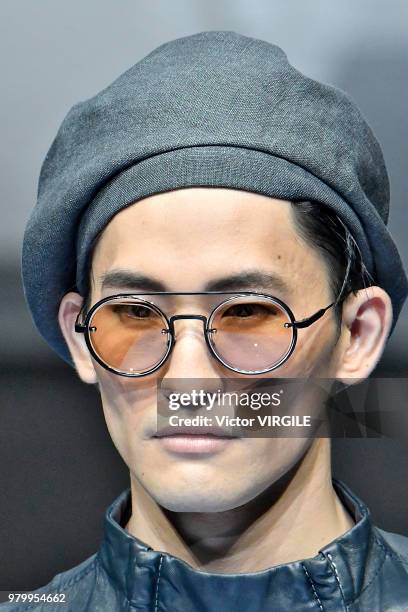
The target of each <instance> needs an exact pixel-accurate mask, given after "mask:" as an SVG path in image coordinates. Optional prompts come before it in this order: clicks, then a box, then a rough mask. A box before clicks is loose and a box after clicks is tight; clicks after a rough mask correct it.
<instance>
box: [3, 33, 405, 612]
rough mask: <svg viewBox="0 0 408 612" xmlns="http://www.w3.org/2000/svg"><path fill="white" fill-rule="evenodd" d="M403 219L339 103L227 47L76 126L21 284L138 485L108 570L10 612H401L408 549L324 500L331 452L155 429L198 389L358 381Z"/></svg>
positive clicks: (358, 504)
mask: <svg viewBox="0 0 408 612" xmlns="http://www.w3.org/2000/svg"><path fill="white" fill-rule="evenodd" d="M388 202H389V190H388V180H387V174H386V170H385V167H384V162H383V158H382V154H381V150H380V148H379V145H378V143H377V141H376V140H375V138H374V136H373V134H372V132H371V130H370V128H369V127H368V126H367V124H366V122H365V121H364V119H363V118H362V116H361V114H360V112H359V111H358V109H357V108H356V107H355V106H354V104H353V103H352V102H351V101H350V100H349V99H348V98H347V96H346V95H345V94H343V93H342V92H340V91H339V90H336V89H334V88H331V87H328V86H326V85H323V84H320V83H317V82H316V81H313V80H311V79H308V78H307V77H305V76H304V75H302V74H301V73H299V72H298V71H296V70H295V69H294V68H293V67H292V66H291V65H290V64H289V63H288V61H287V58H286V56H285V54H284V53H283V52H282V51H281V50H280V49H279V48H278V47H276V46H274V45H271V44H269V43H267V42H264V41H261V40H256V39H253V38H249V37H245V36H242V35H240V34H237V33H235V32H229V31H227V32H224V31H215V32H201V33H198V34H195V35H193V36H188V37H184V38H180V39H178V40H175V41H171V42H168V43H166V44H164V45H162V46H160V47H159V48H158V49H156V50H154V51H153V52H152V53H150V54H149V55H148V56H147V57H145V58H144V59H143V60H142V61H140V62H139V63H138V64H136V65H135V66H133V67H132V68H131V69H130V70H129V71H127V72H126V73H125V74H124V75H122V76H121V77H119V78H118V79H117V80H116V81H115V82H114V83H113V84H112V85H110V86H109V87H107V88H106V89H105V90H103V91H102V92H100V93H99V94H97V95H96V96H95V97H93V98H91V99H90V100H88V101H85V102H82V103H79V104H78V105H76V106H74V107H73V109H71V111H70V113H69V114H68V116H67V117H66V119H65V120H64V122H63V125H62V126H61V129H60V131H59V133H58V135H57V137H56V139H55V141H54V143H53V145H52V146H51V149H50V151H49V153H48V155H47V158H46V160H45V162H44V165H43V168H42V171H41V176H40V184H39V192H38V203H37V205H36V207H35V208H34V210H33V213H32V216H31V218H30V220H29V223H28V225H27V229H26V233H25V237H24V245H23V279H24V286H25V292H26V297H27V300H28V303H29V305H30V308H31V311H32V313H33V318H34V321H35V323H36V325H37V327H38V329H39V331H40V332H41V333H42V334H43V336H44V337H45V338H46V340H47V341H48V342H49V344H50V345H51V346H52V347H53V348H54V349H55V350H56V351H57V352H58V354H59V355H60V356H61V357H62V358H63V359H65V360H66V361H67V362H68V363H70V364H71V365H73V366H74V367H75V368H76V371H77V373H78V375H79V376H80V378H81V380H82V381H84V382H85V383H88V384H97V385H98V388H99V390H100V394H101V401H102V406H103V411H104V415H105V419H106V423H107V426H108V429H109V432H110V434H111V437H112V440H113V442H114V444H115V446H116V448H117V449H118V451H119V453H120V454H121V456H122V457H123V460H124V461H125V463H126V465H127V466H128V468H129V472H130V485H131V486H130V489H129V490H128V491H124V492H123V494H122V495H121V496H120V497H119V498H118V499H117V500H115V501H114V502H113V504H112V506H111V507H110V508H109V509H108V511H107V513H106V517H105V529H106V531H105V538H104V541H103V542H102V543H101V547H100V549H99V551H98V552H97V553H96V554H95V555H93V556H92V557H91V558H89V559H87V560H85V561H84V562H83V563H82V564H80V565H79V566H77V567H75V568H73V569H71V570H69V571H67V572H65V573H62V574H59V575H57V576H56V577H55V578H54V579H53V581H52V582H51V583H50V584H48V585H46V586H44V587H43V588H42V589H39V590H38V591H36V592H35V594H33V599H32V602H30V603H28V604H27V603H25V604H19V603H17V604H13V605H11V606H10V609H18V608H19V606H20V607H21V609H26V608H27V607H28V606H31V607H33V608H34V609H44V610H45V609H47V606H48V609H49V607H50V606H51V608H53V607H54V608H55V609H60V606H61V604H63V605H64V606H65V609H69V610H73V611H75V612H77V611H80V610H128V609H135V610H171V611H180V612H181V611H183V612H184V611H187V610H188V611H196V610H197V611H203V610H242V611H243V610H245V611H247V610H274V611H285V612H287V611H288V610H290V611H296V612H298V611H306V610H325V611H326V610H349V611H354V610H362V611H370V612H372V611H373V610H378V611H381V612H382V611H385V610H408V560H407V559H408V539H407V538H404V537H402V536H398V535H396V534H390V533H385V532H383V531H381V530H380V529H378V528H376V527H375V526H374V525H373V524H372V522H371V519H370V514H369V511H368V509H367V507H366V506H365V505H364V503H363V502H362V501H361V500H359V499H358V498H357V497H356V496H355V495H354V494H353V493H352V492H351V491H350V490H349V489H348V488H347V487H346V485H344V484H343V483H340V482H332V478H331V467H330V443H329V439H328V438H327V437H316V438H313V437H312V436H305V435H303V434H302V435H298V436H289V437H284V436H275V437H272V436H267V435H265V437H261V436H251V435H247V436H244V435H238V434H236V433H234V432H233V433H231V430H228V431H227V430H220V428H218V429H214V428H211V427H210V428H208V427H201V428H200V427H198V428H196V429H194V427H191V426H188V427H187V428H184V429H183V427H181V428H180V427H179V428H177V427H176V428H175V429H174V431H172V430H171V428H170V427H167V428H160V427H159V428H158V427H157V423H158V420H157V418H158V417H157V409H158V398H159V397H161V398H165V399H166V400H170V399H171V398H172V397H173V398H174V397H179V395H178V392H179V391H180V388H181V387H182V386H183V382H185V381H186V380H189V379H193V380H194V381H201V383H202V385H203V387H204V390H205V392H206V393H216V392H218V391H219V390H220V389H221V390H224V389H225V388H226V387H227V386H228V384H229V383H242V382H243V381H245V383H246V384H250V382H251V380H255V379H257V380H258V381H259V380H261V381H262V380H269V381H272V382H273V380H277V378H278V377H279V379H280V380H284V379H288V380H290V379H295V380H301V379H314V378H316V379H317V378H324V379H329V380H330V379H337V380H340V381H343V382H345V383H347V381H349V382H350V380H352V381H359V380H362V379H365V378H367V377H368V376H369V375H370V373H371V372H372V371H373V369H374V367H375V365H376V364H377V362H378V360H379V358H380V357H381V354H382V352H383V350H384V346H385V344H386V342H387V339H388V337H389V335H390V333H391V332H392V330H393V328H394V326H395V323H396V321H397V319H398V315H399V312H400V310H401V307H402V305H403V303H404V300H405V298H406V295H407V288H408V286H407V279H406V276H405V272H404V270H403V267H402V264H401V260H400V257H399V255H398V252H397V249H396V247H395V245H394V243H393V241H392V238H391V236H390V234H389V233H388V230H387V228H386V223H387V219H388ZM296 401H299V398H297V400H296ZM305 401H306V400H305ZM290 408H291V406H289V409H290ZM186 413H187V414H190V415H193V414H195V413H196V411H195V409H194V410H193V405H192V401H191V402H190V404H189V405H188V406H187V408H186V409H185V410H184V411H183V414H184V416H185V415H186ZM34 595H35V598H34ZM47 596H48V597H50V598H51V599H49V600H48V603H47V599H46V597H47ZM41 597H43V600H41ZM52 598H54V599H52ZM44 599H45V601H44ZM50 602H51V603H50Z"/></svg>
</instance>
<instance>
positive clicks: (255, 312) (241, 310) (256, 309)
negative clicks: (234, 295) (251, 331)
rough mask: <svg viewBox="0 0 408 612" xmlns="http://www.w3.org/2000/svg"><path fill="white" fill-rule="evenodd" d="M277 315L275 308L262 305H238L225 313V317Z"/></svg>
mask: <svg viewBox="0 0 408 612" xmlns="http://www.w3.org/2000/svg"><path fill="white" fill-rule="evenodd" d="M273 314H276V311H275V310H274V308H273V306H264V305H262V304H255V303H254V304H236V305H235V306H230V307H229V308H227V309H226V311H225V312H224V313H223V315H222V316H223V317H239V318H247V317H260V316H270V315H273Z"/></svg>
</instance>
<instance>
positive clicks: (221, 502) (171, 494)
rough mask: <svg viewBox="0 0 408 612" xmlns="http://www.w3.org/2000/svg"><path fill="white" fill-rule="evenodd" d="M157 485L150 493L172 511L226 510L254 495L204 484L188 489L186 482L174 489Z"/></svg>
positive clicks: (239, 504) (157, 501)
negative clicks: (198, 487) (197, 487)
mask: <svg viewBox="0 0 408 612" xmlns="http://www.w3.org/2000/svg"><path fill="white" fill-rule="evenodd" d="M156 487H157V483H156ZM156 487H155V490H151V491H150V495H151V496H152V498H153V499H154V500H155V501H156V503H157V504H159V505H160V506H162V507H163V508H165V509H166V510H169V511H171V512H226V511H227V510H233V509H234V508H238V507H239V506H242V505H243V504H246V503H247V502H249V501H250V500H251V499H252V498H253V497H254V495H253V491H251V493H249V492H248V491H225V488H224V489H223V488H222V487H221V486H220V487H219V488H217V487H216V486H214V487H211V488H209V487H208V486H204V485H203V487H201V488H200V489H198V490H197V489H195V488H194V487H190V488H189V489H188V491H186V487H185V484H184V485H183V487H181V485H180V488H177V489H176V488H174V489H173V490H168V489H166V487H160V488H158V487H157V488H156Z"/></svg>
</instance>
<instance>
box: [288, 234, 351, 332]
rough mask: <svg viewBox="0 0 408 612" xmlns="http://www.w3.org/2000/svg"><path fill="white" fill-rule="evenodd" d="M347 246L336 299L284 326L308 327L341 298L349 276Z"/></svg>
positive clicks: (348, 251) (349, 262) (349, 259)
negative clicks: (342, 276) (345, 264)
mask: <svg viewBox="0 0 408 612" xmlns="http://www.w3.org/2000/svg"><path fill="white" fill-rule="evenodd" d="M347 246H348V249H347V253H348V258H347V268H346V273H345V275H344V280H343V284H342V286H341V289H340V292H339V295H338V296H337V299H336V300H335V301H334V302H332V303H331V304H329V305H328V306H326V308H321V309H320V310H318V311H317V312H315V313H314V314H312V315H311V316H310V317H306V319H300V320H299V321H293V323H285V324H284V327H295V328H296V329H301V328H302V327H309V325H312V323H314V322H315V321H317V320H318V319H320V318H321V317H322V316H323V315H324V313H325V312H326V310H328V309H329V308H331V307H332V306H334V305H335V304H338V303H339V301H340V299H341V296H342V295H343V292H344V289H345V287H346V284H347V281H348V277H349V273H350V266H351V257H350V247H349V245H347Z"/></svg>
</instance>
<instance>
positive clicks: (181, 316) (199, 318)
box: [169, 314, 212, 340]
mask: <svg viewBox="0 0 408 612" xmlns="http://www.w3.org/2000/svg"><path fill="white" fill-rule="evenodd" d="M180 319H195V320H197V321H202V322H203V327H204V336H206V335H207V333H209V332H211V331H212V330H210V329H208V319H207V317H206V316H204V315H196V314H179V315H173V316H172V317H170V318H169V330H170V333H171V335H172V337H173V340H175V339H176V332H175V328H174V321H179V320H180Z"/></svg>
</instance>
